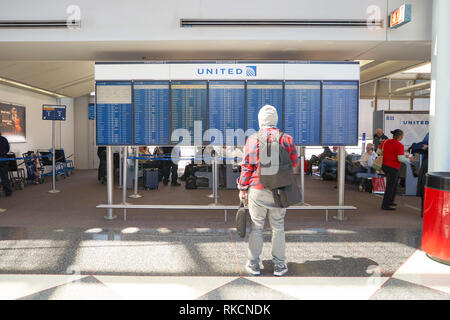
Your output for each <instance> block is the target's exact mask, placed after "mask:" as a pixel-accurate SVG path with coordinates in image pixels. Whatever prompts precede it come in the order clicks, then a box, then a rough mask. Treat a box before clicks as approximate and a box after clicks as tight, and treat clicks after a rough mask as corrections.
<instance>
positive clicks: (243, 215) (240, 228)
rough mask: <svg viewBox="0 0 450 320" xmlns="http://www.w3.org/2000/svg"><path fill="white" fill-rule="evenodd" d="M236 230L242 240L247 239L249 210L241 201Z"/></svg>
mask: <svg viewBox="0 0 450 320" xmlns="http://www.w3.org/2000/svg"><path fill="white" fill-rule="evenodd" d="M236 230H237V233H238V235H239V237H241V238H245V234H246V232H247V210H246V209H245V207H244V202H243V201H242V200H241V204H240V205H239V209H238V211H237V212H236Z"/></svg>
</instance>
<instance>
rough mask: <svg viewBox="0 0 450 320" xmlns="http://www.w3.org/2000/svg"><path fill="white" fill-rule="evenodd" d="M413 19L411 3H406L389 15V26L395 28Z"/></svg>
mask: <svg viewBox="0 0 450 320" xmlns="http://www.w3.org/2000/svg"><path fill="white" fill-rule="evenodd" d="M410 21H411V5H410V4H404V5H402V6H401V7H400V8H397V9H395V10H394V11H392V12H391V14H390V15H389V28H391V29H395V28H398V27H400V26H402V25H404V24H405V23H408V22H410Z"/></svg>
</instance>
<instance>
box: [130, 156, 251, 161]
mask: <svg viewBox="0 0 450 320" xmlns="http://www.w3.org/2000/svg"><path fill="white" fill-rule="evenodd" d="M127 159H130V160H162V161H169V160H172V161H173V160H204V161H205V160H211V161H212V160H213V159H216V160H225V161H227V160H242V158H240V157H235V158H222V157H216V158H212V157H210V158H209V157H208V158H205V157H202V158H197V157H171V156H167V157H165V156H157V157H155V156H139V157H133V156H131V157H127Z"/></svg>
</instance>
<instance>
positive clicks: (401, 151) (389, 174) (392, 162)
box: [378, 129, 410, 210]
mask: <svg viewBox="0 0 450 320" xmlns="http://www.w3.org/2000/svg"><path fill="white" fill-rule="evenodd" d="M391 133H392V135H393V136H394V138H393V139H389V140H386V141H384V142H382V143H381V144H380V147H379V149H378V150H382V154H383V166H382V167H381V169H382V170H383V172H384V174H385V175H386V189H385V191H384V197H383V204H382V205H381V209H383V210H395V209H396V208H397V204H395V203H394V199H395V195H396V193H397V185H398V169H400V164H401V163H402V162H403V163H405V164H407V163H409V162H410V161H409V160H408V159H407V158H406V157H405V147H404V146H403V144H402V143H401V142H400V141H401V140H402V139H403V131H402V130H400V129H395V130H394V131H391Z"/></svg>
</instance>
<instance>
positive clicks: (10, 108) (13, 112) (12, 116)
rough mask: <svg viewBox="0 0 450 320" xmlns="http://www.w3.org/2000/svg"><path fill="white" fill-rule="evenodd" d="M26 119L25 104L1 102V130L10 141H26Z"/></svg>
mask: <svg viewBox="0 0 450 320" xmlns="http://www.w3.org/2000/svg"><path fill="white" fill-rule="evenodd" d="M25 119H26V109H25V107H24V106H18V105H15V104H12V103H6V102H0V132H1V133H2V135H3V136H4V137H5V138H7V139H8V141H9V142H25V141H26V123H25Z"/></svg>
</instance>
